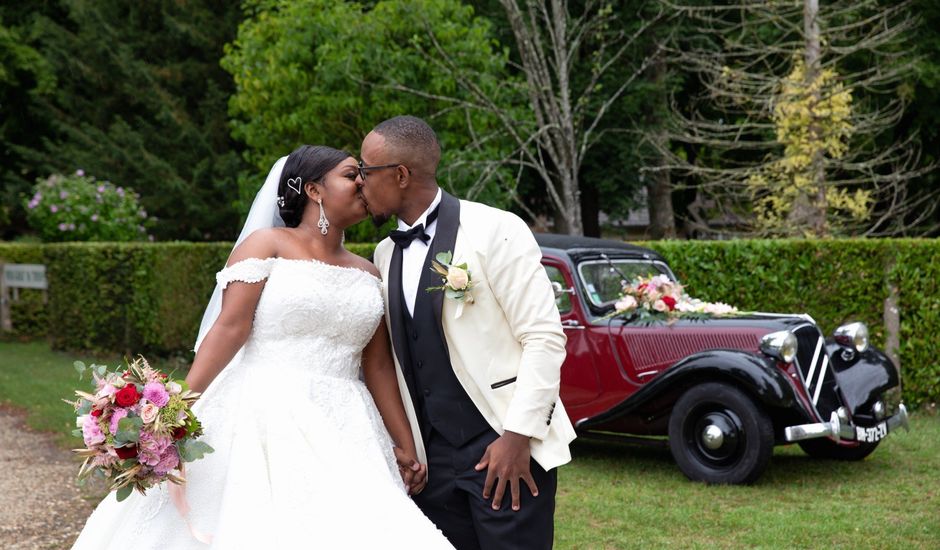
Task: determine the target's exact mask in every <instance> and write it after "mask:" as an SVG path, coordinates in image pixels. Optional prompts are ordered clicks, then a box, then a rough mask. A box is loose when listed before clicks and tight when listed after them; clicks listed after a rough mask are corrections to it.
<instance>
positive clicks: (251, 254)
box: [226, 227, 289, 265]
mask: <svg viewBox="0 0 940 550" xmlns="http://www.w3.org/2000/svg"><path fill="white" fill-rule="evenodd" d="M287 238H289V237H288V235H287V234H285V232H284V230H283V228H280V227H270V228H266V229H259V230H257V231H255V232H254V233H252V234H251V235H248V237H246V238H245V240H244V241H243V242H242V243H241V244H239V245H238V246H237V247H235V250H233V251H232V255H231V256H229V259H228V262H226V265H233V264H236V263H238V262H240V261H242V260H245V259H248V258H258V259H261V260H264V259H267V258H274V257H277V256H278V251H279V250H280V249H281V248H282V243H283V242H284V240H285V239H287Z"/></svg>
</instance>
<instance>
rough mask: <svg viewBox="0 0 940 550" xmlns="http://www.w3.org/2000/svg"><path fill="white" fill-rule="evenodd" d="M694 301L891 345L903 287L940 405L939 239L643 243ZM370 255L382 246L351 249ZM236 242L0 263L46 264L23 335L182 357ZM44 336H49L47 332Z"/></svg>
mask: <svg viewBox="0 0 940 550" xmlns="http://www.w3.org/2000/svg"><path fill="white" fill-rule="evenodd" d="M644 244H645V245H646V246H649V247H650V248H653V249H655V250H657V251H658V252H660V253H661V254H663V256H665V257H666V259H667V261H668V262H669V264H670V266H671V267H672V269H673V271H675V273H676V275H677V276H678V277H679V279H680V280H681V281H682V282H683V283H684V284H685V285H686V286H687V288H688V290H689V293H690V294H692V295H693V296H696V297H699V298H702V299H705V300H710V301H724V302H728V303H730V304H733V305H736V306H738V307H739V308H741V309H748V310H760V311H773V312H780V313H788V312H793V313H809V314H810V315H812V316H813V318H815V319H816V321H817V322H818V323H819V325H820V327H821V328H822V329H823V330H824V331H825V332H827V333H828V332H831V331H832V330H833V329H834V328H835V327H837V326H838V325H840V324H842V323H845V322H849V321H856V320H858V321H864V322H865V323H867V324H868V326H869V327H870V329H871V334H872V341H873V342H874V344H875V345H878V346H883V345H884V342H885V338H886V334H885V328H884V319H883V315H884V308H885V298H886V297H887V296H888V295H889V292H890V288H891V287H892V286H894V287H896V288H897V289H898V292H899V296H900V299H899V308H900V331H899V332H900V334H899V335H900V346H899V350H898V351H899V354H900V359H901V366H902V374H903V381H904V395H905V400H906V401H907V402H908V403H910V404H912V405H919V404H921V403H924V402H940V361H938V359H937V358H938V356H940V341H938V340H937V338H936V335H937V334H940V240H926V239H898V240H826V241H816V240H753V241H745V240H740V241H660V242H649V243H644ZM347 246H348V247H349V249H350V250H352V251H353V252H355V253H356V254H359V255H361V256H364V257H369V256H370V255H371V254H372V251H373V249H374V245H371V244H349V245H347ZM230 249H231V245H230V244H229V243H208V244H205V243H157V244H148V243H70V244H51V245H25V244H4V243H0V261H6V262H15V263H27V262H28V263H45V264H46V265H47V266H48V278H49V282H50V290H49V303H48V305H47V306H45V307H43V304H42V299H41V293H39V292H38V291H21V294H20V295H21V301H20V302H18V303H16V304H14V308H13V311H12V315H13V323H14V328H15V330H16V332H17V333H18V334H20V335H23V334H32V335H37V336H42V335H44V334H46V333H48V334H49V335H50V339H51V341H52V344H53V346H54V347H55V348H57V349H71V350H88V351H110V352H115V351H116V352H120V353H128V352H132V353H140V352H146V353H158V354H172V353H185V352H187V351H188V350H189V349H191V347H192V344H193V340H194V339H195V336H196V331H197V330H198V327H199V322H200V321H201V315H202V311H203V308H204V307H205V303H206V301H207V300H208V298H209V294H210V293H211V291H212V288H213V286H214V284H215V279H214V275H215V273H216V271H218V270H219V269H220V267H221V266H222V265H223V264H224V263H225V260H226V258H227V256H228V253H229V251H230ZM46 329H47V330H46Z"/></svg>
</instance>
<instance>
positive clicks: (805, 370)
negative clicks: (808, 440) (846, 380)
mask: <svg viewBox="0 0 940 550" xmlns="http://www.w3.org/2000/svg"><path fill="white" fill-rule="evenodd" d="M794 334H795V335H796V339H797V342H798V344H799V347H798V350H797V353H796V365H797V367H798V368H799V370H800V374H801V375H802V378H803V385H804V387H805V388H806V395H807V396H809V399H810V401H811V402H812V403H813V406H814V407H816V412H817V413H819V417H820V418H821V419H823V420H828V419H829V417H830V416H831V415H832V413H833V411H835V410H836V409H838V408H839V398H838V395H837V392H838V387H837V386H836V379H835V375H833V373H832V368H831V365H830V364H829V354H828V353H826V339H825V337H824V336H823V335H822V333H821V332H819V328H817V327H816V326H815V325H804V326H802V327H800V328H798V329H796V330H795V331H794Z"/></svg>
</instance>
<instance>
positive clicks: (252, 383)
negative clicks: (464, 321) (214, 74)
mask: <svg viewBox="0 0 940 550" xmlns="http://www.w3.org/2000/svg"><path fill="white" fill-rule="evenodd" d="M357 173H358V172H357V164H356V161H355V159H354V158H352V156H350V155H349V154H348V153H345V152H343V151H338V150H336V149H332V148H329V147H323V146H309V145H304V146H302V147H300V148H298V149H297V150H296V151H294V152H293V153H291V154H290V156H288V157H286V159H284V158H282V159H280V160H279V161H278V162H277V163H275V165H274V167H273V168H272V169H271V173H270V174H269V175H268V178H267V181H266V182H265V184H264V186H263V187H262V188H261V190H260V191H259V192H258V195H257V197H256V198H255V201H254V204H253V205H252V208H251V212H250V214H249V216H248V219H247V221H246V223H245V227H244V229H243V230H242V234H241V236H239V239H238V241H237V243H236V246H235V249H234V250H233V251H232V254H231V256H230V257H229V260H228V263H227V265H226V267H225V268H224V269H223V270H222V271H220V272H219V273H218V274H217V275H216V280H217V281H218V286H217V287H216V292H215V294H214V295H213V298H212V300H211V301H210V303H209V307H208V309H207V311H206V315H205V317H204V318H203V326H202V328H201V329H200V335H199V338H198V339H197V343H196V348H197V353H196V357H195V361H194V362H193V366H192V369H191V370H190V372H189V375H188V376H187V377H186V382H187V383H188V384H189V386H190V387H191V388H192V389H193V390H195V391H201V392H204V393H203V395H202V397H201V398H200V400H199V401H198V402H197V403H196V405H195V408H194V410H195V412H196V414H197V415H198V417H199V419H200V420H201V421H202V423H203V426H204V429H205V435H204V436H203V438H202V439H203V440H204V441H206V443H208V444H209V445H211V446H212V447H213V448H214V449H215V451H214V452H213V453H211V454H208V455H206V456H205V457H204V458H202V459H200V460H197V461H195V462H192V463H190V464H189V465H187V468H186V472H185V477H186V479H187V483H186V484H185V486H183V487H182V488H180V487H177V486H172V487H168V485H169V484H167V483H164V484H161V485H159V486H157V487H153V488H151V489H150V490H148V492H147V494H146V495H140V494H138V493H134V494H132V495H131V496H130V497H128V498H127V500H125V501H123V502H117V500H116V498H115V496H114V495H113V494H112V495H108V497H107V498H105V500H104V501H102V503H101V504H100V505H99V506H98V508H97V509H96V510H95V512H94V513H93V514H92V515H91V517H90V518H89V519H88V522H87V524H86V525H85V528H84V530H83V531H82V533H81V534H80V535H79V537H78V540H77V541H76V542H75V546H74V547H73V548H75V549H94V550H101V549H107V548H114V549H120V550H124V549H126V548H128V547H133V548H135V549H140V550H143V549H151V548H153V549H156V548H159V549H161V550H163V549H168V548H171V549H174V550H175V549H187V548H193V549H196V548H206V547H211V548H225V549H228V548H278V549H279V548H398V547H402V546H405V545H408V546H411V547H414V548H422V549H423V548H451V546H450V544H449V543H448V542H447V540H446V539H445V538H444V536H443V535H442V534H441V533H440V531H438V530H437V529H436V528H435V526H434V525H433V524H432V523H431V522H430V520H428V519H427V518H426V517H425V516H424V515H423V514H422V512H421V511H420V510H419V509H418V508H417V506H415V505H414V504H413V503H412V501H411V499H410V498H409V496H408V493H409V492H411V493H416V492H420V490H421V489H422V488H423V486H424V483H425V477H426V467H425V466H424V465H421V464H418V463H417V461H416V460H415V458H414V457H415V456H416V452H415V449H414V442H413V439H412V435H411V430H410V427H409V424H408V421H407V419H406V417H405V412H404V408H403V405H402V400H401V394H400V393H399V390H398V383H397V381H396V377H395V367H394V364H393V362H392V358H391V355H390V348H389V338H388V334H387V332H386V328H385V323H384V322H383V321H382V315H383V312H384V307H383V303H382V294H381V281H380V280H379V278H378V271H377V270H376V268H375V267H374V266H373V265H372V264H371V263H369V262H368V261H366V260H365V259H363V258H360V257H359V256H356V255H355V254H353V253H351V252H349V251H347V250H346V249H345V248H343V238H342V235H343V229H345V228H346V227H348V226H350V225H352V224H354V223H356V222H358V221H360V220H362V219H364V218H365V217H366V210H365V205H364V204H363V203H362V201H361V200H360V198H359V197H358V194H357V188H356V184H355V180H356V175H357ZM223 291H224V292H223ZM210 327H211V328H210ZM360 368H361V370H362V373H363V377H362V378H364V380H365V383H363V382H361V381H360V377H359V372H360Z"/></svg>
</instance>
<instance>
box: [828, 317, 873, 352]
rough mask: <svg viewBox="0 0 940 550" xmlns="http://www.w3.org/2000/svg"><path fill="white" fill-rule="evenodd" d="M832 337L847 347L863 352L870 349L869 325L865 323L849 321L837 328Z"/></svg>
mask: <svg viewBox="0 0 940 550" xmlns="http://www.w3.org/2000/svg"><path fill="white" fill-rule="evenodd" d="M832 337H833V338H834V339H835V341H836V342H837V343H838V344H839V345H841V346H845V347H847V348H850V349H853V350H855V351H857V352H858V353H862V352H864V351H865V350H867V349H868V327H866V326H865V323H849V324H847V325H842V326H841V327H839V328H837V329H836V331H835V332H834V333H832Z"/></svg>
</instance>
